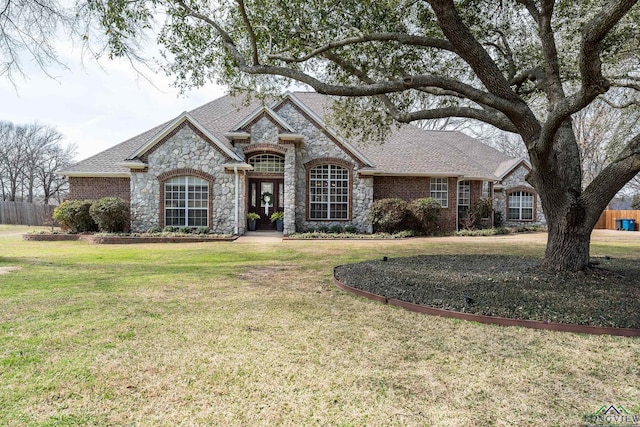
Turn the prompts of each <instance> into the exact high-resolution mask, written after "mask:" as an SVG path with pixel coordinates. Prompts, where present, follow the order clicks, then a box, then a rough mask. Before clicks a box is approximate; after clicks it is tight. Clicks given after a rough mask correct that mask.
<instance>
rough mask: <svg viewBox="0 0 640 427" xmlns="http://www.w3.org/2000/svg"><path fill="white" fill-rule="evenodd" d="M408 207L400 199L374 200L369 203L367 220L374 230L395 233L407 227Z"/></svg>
mask: <svg viewBox="0 0 640 427" xmlns="http://www.w3.org/2000/svg"><path fill="white" fill-rule="evenodd" d="M409 219H410V214H409V209H408V207H407V202H405V201H404V200H402V199H397V198H390V199H380V200H376V201H374V202H373V203H372V204H371V210H370V211H369V217H368V220H369V222H370V223H371V224H372V225H373V229H374V230H375V231H376V232H382V233H396V232H398V231H402V230H406V229H407V228H409V227H408V226H409V224H408V222H409Z"/></svg>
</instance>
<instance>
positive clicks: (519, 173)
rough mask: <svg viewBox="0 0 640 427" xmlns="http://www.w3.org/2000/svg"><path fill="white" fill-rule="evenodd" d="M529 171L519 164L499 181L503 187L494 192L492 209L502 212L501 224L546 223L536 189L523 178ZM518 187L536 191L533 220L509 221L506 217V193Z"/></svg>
mask: <svg viewBox="0 0 640 427" xmlns="http://www.w3.org/2000/svg"><path fill="white" fill-rule="evenodd" d="M528 173H529V170H528V169H527V168H526V167H524V166H522V165H520V166H518V167H517V168H516V169H515V170H513V171H512V172H511V173H510V174H509V175H507V176H506V177H505V178H504V179H503V180H502V182H501V185H502V187H503V189H502V190H501V191H497V190H496V191H495V193H494V211H496V212H502V219H503V225H505V226H508V227H517V226H520V225H545V224H546V223H547V220H546V217H545V216H544V211H543V210H542V204H541V203H540V197H538V195H537V193H536V191H535V190H534V189H533V187H531V185H529V183H528V182H527V181H526V180H525V177H526V176H527V174H528ZM514 188H520V189H527V190H528V191H532V192H533V193H536V201H535V209H536V213H535V220H534V221H509V220H508V219H507V194H508V193H509V192H510V191H511V189H514Z"/></svg>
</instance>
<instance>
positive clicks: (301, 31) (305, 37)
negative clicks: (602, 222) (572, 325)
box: [88, 0, 640, 270]
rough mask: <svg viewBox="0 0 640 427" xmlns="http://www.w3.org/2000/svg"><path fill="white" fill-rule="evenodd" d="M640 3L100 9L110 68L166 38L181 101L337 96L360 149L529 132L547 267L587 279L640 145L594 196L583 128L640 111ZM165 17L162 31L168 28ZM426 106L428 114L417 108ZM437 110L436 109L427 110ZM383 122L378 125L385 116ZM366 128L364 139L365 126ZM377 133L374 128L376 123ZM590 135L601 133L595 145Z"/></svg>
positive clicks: (248, 2)
mask: <svg viewBox="0 0 640 427" xmlns="http://www.w3.org/2000/svg"><path fill="white" fill-rule="evenodd" d="M636 3H637V0H610V1H596V0H580V1H576V0H562V1H554V0H501V1H499V2H498V1H495V0H455V1H454V0H407V1H402V0H386V1H385V0H340V1H338V0H235V1H231V0H229V1H205V0H146V1H145V0H138V1H135V0H109V1H106V0H91V1H90V2H88V5H89V10H90V11H91V13H92V14H93V16H95V17H97V22H98V25H99V27H101V28H102V29H103V30H104V34H105V35H106V37H107V38H108V44H109V46H110V48H111V52H112V53H113V54H115V55H123V54H127V53H128V46H129V45H130V42H131V41H135V40H137V39H138V38H139V37H140V36H141V35H142V33H143V32H145V31H147V30H157V39H158V42H159V43H160V45H161V46H163V47H164V58H165V62H164V66H165V69H166V70H167V71H168V72H169V73H172V74H174V75H175V76H176V79H177V82H178V84H179V85H181V86H183V87H188V86H199V85H202V84H204V83H206V82H208V81H210V80H213V81H216V82H218V83H223V84H226V85H229V86H231V87H239V88H260V89H263V90H268V89H274V88H277V87H279V86H283V85H287V84H290V81H291V80H293V81H297V82H300V83H303V84H306V85H309V86H311V87H312V88H313V89H315V90H316V91H317V92H319V93H323V94H328V95H335V96H338V97H343V98H339V99H340V101H339V102H338V104H337V105H338V107H337V108H339V107H340V106H341V107H343V108H346V107H351V108H354V109H357V110H358V111H359V114H358V115H341V114H337V115H336V116H337V117H339V118H340V119H341V120H340V121H342V122H343V124H349V122H351V123H350V124H351V127H349V126H347V127H346V128H347V129H352V130H353V129H356V131H357V132H359V133H360V134H361V135H365V136H367V135H369V136H370V135H373V134H375V132H373V133H372V132H371V129H372V127H373V129H374V130H377V131H382V132H384V129H385V128H387V127H388V126H389V125H390V124H391V121H395V122H399V123H408V122H412V121H418V120H425V119H441V118H446V117H459V118H467V119H473V120H478V121H481V122H484V123H487V124H490V125H492V126H495V127H496V128H499V129H501V130H504V131H508V132H513V133H516V134H518V135H519V136H520V137H521V139H522V141H523V144H525V145H526V149H527V151H528V153H529V157H530V161H531V164H532V167H533V168H532V170H531V173H530V174H529V176H528V178H527V179H528V181H529V182H530V183H531V185H533V187H534V188H535V189H536V190H537V192H538V194H539V196H540V199H541V202H542V207H543V209H544V212H545V215H546V217H547V221H548V227H549V238H548V244H547V249H546V254H545V258H544V262H543V264H544V266H546V267H548V268H554V269H559V270H581V269H584V268H586V267H588V266H589V243H590V235H591V231H592V229H593V227H594V225H595V223H596V221H597V220H598V218H599V216H600V214H601V212H602V211H603V209H604V208H605V206H606V205H607V203H608V202H609V200H610V199H611V198H612V197H613V196H614V195H615V194H616V192H618V191H619V190H620V189H621V188H622V187H623V186H624V185H625V183H627V182H628V181H629V180H631V179H632V178H633V177H634V176H635V175H636V174H637V173H638V171H640V134H638V133H635V134H633V133H632V134H630V135H629V136H628V138H627V140H626V141H625V143H624V146H623V147H621V148H620V149H619V151H618V153H617V155H616V156H615V157H614V158H613V160H612V161H611V162H610V163H609V164H608V165H607V166H606V167H604V168H603V170H602V171H601V172H600V173H599V174H598V175H597V176H596V177H595V178H593V179H592V180H591V181H590V183H589V184H588V185H587V186H586V187H583V171H582V167H581V158H580V154H579V153H580V151H579V147H578V144H577V142H576V135H575V131H574V127H573V126H572V116H573V115H574V114H577V113H579V112H580V111H581V110H583V109H585V108H586V107H588V106H589V105H590V104H591V103H593V102H594V101H595V100H596V99H598V98H600V99H601V100H602V101H603V102H607V101H608V99H607V96H608V95H609V94H610V93H615V96H614V97H613V98H612V99H614V100H615V102H613V101H610V102H609V103H608V105H609V106H610V107H611V108H618V107H619V108H635V107H636V106H637V104H638V101H639V100H640V61H639V58H640V48H639V46H640V25H639V23H640V10H639V7H638V6H637V5H636ZM157 19H161V20H162V22H160V23H158V22H157ZM419 100H425V101H426V102H416V101H419ZM419 105H428V106H429V107H428V108H426V109H425V108H417V107H416V106H419ZM381 112H382V113H381ZM358 121H360V122H364V121H367V122H369V125H368V126H366V127H361V128H360V127H358V128H354V127H353V126H354V125H355V124H356V123H358ZM371 123H375V124H376V125H371ZM594 136H595V134H594Z"/></svg>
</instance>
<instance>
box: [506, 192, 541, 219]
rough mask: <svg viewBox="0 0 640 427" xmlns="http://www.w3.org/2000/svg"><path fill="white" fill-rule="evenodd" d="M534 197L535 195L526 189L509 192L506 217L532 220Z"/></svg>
mask: <svg viewBox="0 0 640 427" xmlns="http://www.w3.org/2000/svg"><path fill="white" fill-rule="evenodd" d="M534 197H535V195H534V194H533V193H530V192H528V191H514V192H512V193H509V202H508V203H509V209H508V213H507V218H508V219H510V220H514V221H533V209H534Z"/></svg>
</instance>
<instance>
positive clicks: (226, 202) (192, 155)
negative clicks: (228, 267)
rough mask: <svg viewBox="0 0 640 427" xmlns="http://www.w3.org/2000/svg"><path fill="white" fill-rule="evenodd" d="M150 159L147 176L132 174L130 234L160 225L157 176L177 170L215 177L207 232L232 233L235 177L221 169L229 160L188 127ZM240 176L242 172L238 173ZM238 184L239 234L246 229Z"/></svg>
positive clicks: (241, 185) (162, 144)
mask: <svg viewBox="0 0 640 427" xmlns="http://www.w3.org/2000/svg"><path fill="white" fill-rule="evenodd" d="M159 144H160V145H159V146H158V147H157V148H156V149H155V150H154V151H153V152H152V153H151V154H150V155H149V159H148V165H149V168H148V170H147V171H146V172H132V174H131V194H132V195H133V197H132V200H131V213H132V220H131V222H132V224H131V227H132V230H134V231H145V230H147V229H149V228H150V227H152V226H155V225H159V226H160V227H163V226H164V224H160V209H161V206H160V191H162V190H161V188H160V186H161V184H160V182H159V180H158V176H159V175H160V174H162V173H165V172H170V171H173V170H176V169H194V170H198V171H202V172H204V173H206V174H209V175H212V176H214V177H215V181H214V183H213V186H212V188H210V189H209V191H210V196H211V197H212V206H213V208H212V211H211V212H209V228H211V230H212V231H214V232H216V233H233V231H234V226H235V217H234V207H235V205H234V197H235V196H234V191H235V190H234V186H235V178H234V173H233V172H232V171H231V172H228V171H225V170H224V168H223V167H222V165H223V164H224V163H228V162H229V161H230V160H229V159H228V158H227V157H226V155H224V154H222V153H221V152H220V151H219V150H218V149H217V148H216V147H214V146H212V145H210V144H209V143H207V142H206V141H205V140H203V139H202V138H201V137H200V136H198V135H197V134H196V133H195V132H194V131H193V130H192V129H191V128H190V127H189V126H185V127H182V128H181V129H180V130H179V131H178V132H177V133H176V134H175V135H173V136H171V137H170V138H169V139H168V140H166V141H164V142H160V143H159ZM239 173H241V172H239ZM238 181H239V189H238V194H239V210H240V212H239V221H238V226H239V233H240V234H243V233H244V229H245V223H246V222H245V220H244V219H245V213H244V210H245V207H244V206H245V189H244V185H245V178H244V174H242V175H241V176H240V179H239V180H238Z"/></svg>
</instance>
